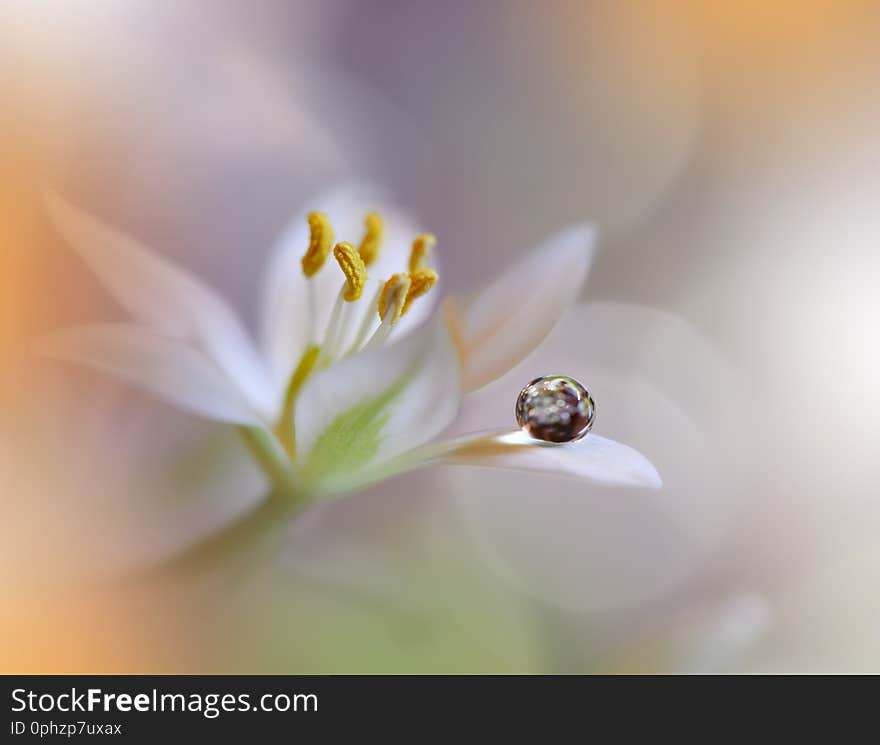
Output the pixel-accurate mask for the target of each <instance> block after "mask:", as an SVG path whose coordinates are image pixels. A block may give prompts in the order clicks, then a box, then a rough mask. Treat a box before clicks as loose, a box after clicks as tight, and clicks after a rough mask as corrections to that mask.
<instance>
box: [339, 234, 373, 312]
mask: <svg viewBox="0 0 880 745" xmlns="http://www.w3.org/2000/svg"><path fill="white" fill-rule="evenodd" d="M333 255H334V256H335V257H336V261H337V263H338V264H339V268H340V269H342V273H343V274H344V275H345V280H346V287H345V293H344V294H343V295H342V299H343V300H345V301H346V302H347V303H351V302H353V301H355V300H358V299H360V296H361V293H362V292H363V291H364V283H365V282H366V281H367V268H366V267H365V266H364V260H363V259H362V258H361V257H360V254H358V252H357V251H356V250H355V247H354V246H352V245H351V244H350V243H345V242H343V243H337V244H336V248H334V249H333Z"/></svg>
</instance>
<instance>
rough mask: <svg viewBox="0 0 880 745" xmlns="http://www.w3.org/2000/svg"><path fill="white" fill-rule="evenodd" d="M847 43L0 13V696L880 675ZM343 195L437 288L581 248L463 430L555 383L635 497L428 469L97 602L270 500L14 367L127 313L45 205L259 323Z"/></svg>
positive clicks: (853, 24)
mask: <svg viewBox="0 0 880 745" xmlns="http://www.w3.org/2000/svg"><path fill="white" fill-rule="evenodd" d="M878 35H880V4H878V3H876V2H868V1H865V2H857V1H849V0H843V1H842V2H841V1H840V0H837V1H836V2H831V0H799V1H797V2H795V1H794V0H775V1H771V2H757V1H754V2H753V1H752V0H740V1H739V2H722V3H705V2H698V1H697V0H693V1H689V0H681V1H676V0H670V1H669V2H586V1H575V0H552V1H550V2H541V3H536V2H516V1H513V0H511V1H508V0H482V1H473V0H471V1H468V2H464V1H462V2H442V3H441V2H427V1H422V2H405V1H404V0H397V1H391V0H388V1H384V0H370V1H368V2H365V1H359V2H357V1H355V0H330V1H327V0H324V1H322V2H319V1H318V0H315V1H313V2H296V1H292V0H283V1H282V0H277V1H276V0H264V2H261V3H245V2H233V1H225V0H214V1H212V2H208V1H207V0H205V1H197V0H182V1H179V2H156V1H155V0H150V1H148V0H127V1H126V2H122V1H114V0H7V2H4V3H3V6H2V9H0V96H2V101H3V104H2V108H0V160H2V169H0V510H2V513H0V514H2V517H0V547H2V548H0V551H2V563H0V593H2V600H0V604H2V607H3V613H2V614H0V638H2V639H3V642H2V650H0V661H2V669H3V672H132V673H133V672H472V673H486V672H498V673H505V672H512V673H533V672H537V673H551V672H566V673H569V672H647V673H650V672H878V671H880V632H878V629H880V545H878V541H877V535H878V529H880V506H878V493H880V490H878V483H880V459H878V457H877V455H878V450H880V448H878V446H880V386H878V384H877V383H878V380H880V376H878V372H880V352H878V345H877V329H878V327H880V292H878V288H880V242H878V238H880V209H878V204H880V50H878V47H877V43H876V40H877V38H878ZM352 179H356V180H369V181H372V182H375V183H377V184H379V185H381V186H383V187H386V188H387V189H388V190H390V191H391V192H392V193H393V194H394V195H395V196H396V198H397V199H398V201H399V202H400V203H401V204H403V205H404V206H405V207H407V208H408V209H411V210H413V211H414V212H415V213H417V214H418V215H420V217H421V219H422V220H423V222H424V224H425V226H426V228H428V229H430V230H432V231H433V232H435V233H436V234H437V236H438V241H439V242H438V250H439V251H440V254H441V256H442V268H443V278H442V279H443V283H444V285H445V290H446V291H448V292H466V291H468V290H470V289H472V288H474V287H476V286H477V285H478V284H480V283H482V282H483V281H485V280H487V279H488V278H490V277H491V276H492V275H493V273H494V272H497V271H498V269H499V267H501V266H504V265H505V264H506V263H508V262H510V261H512V260H513V259H514V258H515V257H517V256H520V255H523V254H524V253H526V252H528V251H529V250H531V248H532V247H534V246H535V245H536V244H537V243H538V241H539V240H540V239H541V238H542V237H543V236H544V235H546V234H547V233H549V232H551V231H553V230H556V229H558V228H560V227H562V226H563V225H565V224H566V223H568V222H572V221H575V220H580V219H584V218H589V219H592V220H594V221H595V222H596V223H597V225H598V226H599V228H600V231H601V240H600V253H599V255H598V256H597V258H596V260H595V262H594V265H593V269H592V272H591V274H590V277H589V281H588V283H587V286H586V287H585V290H584V294H583V298H582V302H581V304H580V305H579V306H578V307H577V308H576V309H575V310H574V311H573V312H572V313H571V314H570V315H569V316H568V317H566V318H565V319H563V321H562V322H561V324H560V326H559V327H558V328H557V330H556V332H554V334H553V335H552V336H551V338H550V339H548V340H547V342H546V343H545V344H544V346H543V347H542V348H540V349H539V350H538V351H537V352H536V353H535V354H534V355H533V357H532V358H530V359H529V360H527V361H526V362H524V363H523V364H522V365H521V366H520V367H519V368H517V369H516V370H514V371H512V372H511V373H510V374H509V375H508V376H506V377H505V378H504V379H502V380H501V381H498V382H497V383H495V384H493V386H492V387H491V388H489V389H487V390H486V391H484V392H482V393H481V394H479V395H480V396H481V397H482V399H481V405H480V407H466V411H467V412H479V417H478V419H479V420H478V421H471V420H469V421H462V422H460V424H461V425H462V426H476V427H478V428H486V427H494V426H507V425H508V424H512V421H513V418H512V409H513V403H514V400H515V397H516V394H517V392H518V391H519V388H520V387H521V386H522V385H523V384H524V383H525V382H527V381H528V380H530V379H531V378H533V377H535V376H537V375H541V374H545V373H547V372H551V371H563V372H565V373H566V374H570V375H574V376H575V377H577V378H579V379H581V380H583V381H584V382H585V384H586V385H587V386H588V387H589V388H590V389H591V391H592V392H593V394H594V395H595V397H596V399H597V403H598V411H599V415H598V421H597V431H599V432H601V433H602V434H603V435H607V436H610V437H613V438H615V439H620V440H622V441H624V442H627V443H629V444H631V445H633V446H635V447H636V448H638V449H639V450H641V451H642V452H643V453H645V454H646V455H647V456H648V457H649V458H650V459H651V460H652V461H653V462H654V463H655V464H656V465H657V467H658V469H659V471H660V473H661V474H662V475H663V478H664V482H665V485H664V488H663V490H661V491H660V492H646V491H644V492H643V491H639V490H634V489H633V490H630V489H619V488H618V489H611V488H605V487H600V486H595V485H589V484H583V483H579V482H573V481H569V480H566V479H564V478H562V477H555V476H552V475H547V474H544V475H528V476H524V475H522V474H508V473H505V472H499V471H488V470H481V469H478V468H456V469H445V470H441V469H437V470H432V471H428V472H424V473H419V474H415V475H412V476H406V477H400V478H397V479H395V480H392V481H390V482H386V483H384V484H382V485H381V486H379V487H376V488H374V489H372V490H369V491H367V492H363V493H360V494H357V495H355V496H353V497H352V498H350V499H346V500H341V501H339V502H335V503H333V504H330V505H327V506H323V507H320V508H316V509H314V510H312V511H311V512H309V513H307V514H306V515H305V516H304V517H303V518H302V519H301V520H299V521H298V522H296V523H295V524H294V525H292V526H290V529H289V531H288V532H289V535H288V536H286V540H285V549H284V551H283V553H282V554H281V555H280V556H278V557H276V558H275V559H274V560H273V561H271V562H269V563H267V564H266V565H265V566H262V567H260V569H259V570H257V571H252V572H249V573H247V574H241V575H238V576H235V577H223V578H217V579H216V580H215V581H213V582H208V583H206V584H205V585H204V586H199V587H197V588H192V587H186V588H181V587H176V586H171V585H170V584H169V585H167V586H166V585H164V584H161V585H159V586H155V585H150V586H149V587H144V586H141V585H140V584H139V583H138V582H135V581H133V580H130V579H126V577H129V575H128V574H127V572H130V571H132V570H133V569H134V568H136V567H138V566H140V565H141V564H142V563H143V562H144V561H146V560H148V559H151V558H155V557H160V556H162V555H164V554H166V553H167V552H169V551H171V550H174V549H175V548H178V547H181V546H184V545H186V544H187V543H188V542H189V541H192V540H193V539H194V538H196V537H199V536H201V535H204V534H206V533H207V532H209V531H210V530H211V529H213V528H216V527H217V526H220V525H222V524H224V523H225V522H226V521H228V520H229V519H230V518H231V517H232V516H234V515H236V514H238V513H240V512H241V511H242V509H244V508H246V507H247V506H248V505H251V504H253V503H254V501H255V500H256V499H258V498H259V497H260V493H261V490H262V484H261V481H260V476H259V474H258V473H257V472H256V471H255V470H254V469H253V468H252V467H251V466H250V465H249V463H248V461H247V460H246V458H245V457H244V454H243V453H242V452H241V450H240V446H239V445H238V442H237V440H236V439H235V437H234V435H233V434H231V433H230V432H227V431H226V430H225V429H224V428H222V427H218V426H216V425H210V424H207V423H204V422H200V421H197V420H194V419H192V418H190V417H188V416H187V415H185V414H183V413H180V412H177V411H174V410H172V409H170V408H169V407H167V406H165V405H163V404H160V403H156V402H155V401H153V400H151V399H148V398H146V397H142V396H141V395H140V394H138V393H136V392H133V391H132V390H131V389H128V388H124V387H122V386H118V387H117V386H114V385H111V384H109V383H108V382H107V381H106V380H105V379H101V378H98V377H97V376H94V375H92V374H89V373H84V372H80V371H78V370H74V369H71V368H66V367H61V366H60V365H56V364H54V363H49V362H47V361H45V360H41V359H39V358H38V357H36V356H35V355H34V354H33V351H32V347H33V340H34V339H35V338H37V337H39V336H40V335H42V334H44V333H46V332H48V331H50V330H53V329H56V328H58V327H61V326H66V325H70V324H72V323H77V322H85V321H94V320H99V319H114V318H119V317H121V312H120V310H119V309H118V308H117V307H116V306H115V304H114V303H113V301H112V299H111V298H110V297H109V296H108V295H107V294H106V293H105V291H104V290H103V289H102V288H101V287H100V286H99V285H98V283H97V282H96V281H95V279H94V278H93V277H92V276H91V275H90V274H89V273H88V271H87V270H86V268H85V267H84V266H83V265H82V264H81V263H80V262H79V260H78V259H77V258H76V257H75V256H74V254H73V253H72V252H71V251H69V250H68V248H67V247H66V246H65V245H64V244H63V243H62V241H61V240H60V239H59V238H58V237H57V235H56V234H55V233H54V232H53V230H52V228H51V226H50V225H49V224H48V222H47V220H46V218H45V215H44V213H43V211H42V201H41V200H42V197H43V194H44V193H45V192H46V191H47V190H49V189H54V190H57V191H60V192H61V193H63V194H65V195H66V196H68V197H69V198H70V199H71V200H72V201H74V202H75V203H77V204H81V205H83V206H85V207H86V208H87V209H89V211H90V212H92V213H94V214H96V215H99V216H101V217H102V218H103V219H105V220H106V221H108V222H110V223H111V224H114V225H117V226H120V227H122V228H124V229H125V230H126V231H127V232H130V233H132V234H133V235H136V236H138V237H139V238H140V239H141V240H143V241H144V242H145V243H147V244H148V245H150V246H152V247H154V248H155V249H156V250H157V251H160V252H162V253H164V254H166V255H168V256H171V257H173V258H174V259H175V260H176V261H178V262H180V263H181V264H183V265H185V266H186V267H188V268H190V269H191V270H193V271H194V272H196V273H198V274H199V275H200V276H202V277H204V278H206V280H207V281H208V282H210V283H211V284H212V285H213V286H215V287H217V288H218V289H219V290H220V291H221V292H222V293H223V294H224V295H225V296H227V297H229V298H231V299H232V301H233V302H234V304H235V305H236V307H237V309H238V310H239V311H240V312H241V313H242V314H243V316H244V317H245V318H246V319H247V321H248V323H249V324H250V326H251V327H252V328H254V327H255V323H256V316H257V311H258V308H259V306H260V297H259V293H260V288H261V282H262V272H263V271H264V266H265V263H266V260H267V257H268V256H269V255H270V252H271V251H272V248H273V244H274V243H275V241H276V240H277V238H278V236H279V235H280V234H281V232H282V231H283V229H284V227H285V225H286V223H287V220H288V218H289V217H290V215H291V214H292V212H293V211H294V209H295V208H296V207H297V205H298V204H299V203H300V202H301V200H303V199H304V198H306V197H307V196H308V195H310V194H312V193H314V192H315V191H316V190H319V189H322V188H325V187H326V186H328V185H331V184H334V183H338V182H340V181H346V180H352ZM475 416H476V415H475V414H473V413H468V414H463V415H462V417H463V419H465V418H466V417H471V418H474V417H475ZM487 418H488V419H490V421H487Z"/></svg>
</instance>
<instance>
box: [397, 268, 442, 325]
mask: <svg viewBox="0 0 880 745" xmlns="http://www.w3.org/2000/svg"><path fill="white" fill-rule="evenodd" d="M409 282H410V284H409V291H408V292H407V293H406V300H405V301H404V303H403V310H402V311H401V312H400V315H403V314H404V313H406V312H407V311H408V310H409V306H410V305H412V301H413V300H415V299H416V298H417V297H421V296H422V295H424V294H425V293H426V292H427V291H428V290H430V289H431V288H432V287H433V286H434V285H435V284H437V272H435V271H434V270H433V269H417V270H416V271H414V272H410V275H409Z"/></svg>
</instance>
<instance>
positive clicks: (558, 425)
mask: <svg viewBox="0 0 880 745" xmlns="http://www.w3.org/2000/svg"><path fill="white" fill-rule="evenodd" d="M595 416H596V404H595V402H594V401H593V397H592V396H590V392H589V391H588V390H587V389H586V388H584V386H582V385H581V384H580V383H578V381H576V380H575V379H574V378H569V377H568V376H566V375H545V376H543V377H541V378H535V379H534V380H533V381H532V382H531V383H529V384H528V385H527V386H526V387H525V388H523V389H522V391H520V394H519V398H517V400H516V421H517V423H518V424H519V426H520V427H522V428H523V429H524V430H525V431H526V432H528V433H529V434H530V435H531V436H532V437H534V438H535V439H536V440H544V441H546V442H572V441H573V440H579V439H581V438H582V437H584V435H586V434H587V432H589V431H590V428H591V427H592V426H593V420H594V418H595Z"/></svg>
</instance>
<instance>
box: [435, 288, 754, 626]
mask: <svg viewBox="0 0 880 745" xmlns="http://www.w3.org/2000/svg"><path fill="white" fill-rule="evenodd" d="M573 338H576V339H584V340H586V341H585V342H584V343H582V344H573V343H572V339H573ZM551 372H558V373H562V374H567V375H572V376H573V377H575V378H576V379H578V380H580V381H581V382H582V383H584V384H585V385H586V386H587V388H588V389H589V390H590V392H591V394H592V395H593V397H594V398H595V400H596V412H597V413H596V422H595V425H594V428H593V431H592V432H591V433H590V434H589V435H588V437H587V439H589V438H591V437H593V436H596V435H598V436H606V437H612V438H613V439H615V440H618V441H621V442H625V443H627V444H629V445H631V446H633V447H635V448H637V449H638V450H639V451H641V452H643V453H645V454H646V455H647V456H648V457H649V458H650V460H651V462H652V463H653V464H655V465H656V467H657V470H658V471H659V472H660V474H661V475H662V477H663V489H662V490H660V491H659V492H653V491H647V490H644V489H636V488H626V487H623V488H621V487H614V489H611V488H608V487H604V486H602V485H600V484H586V483H583V482H580V481H578V480H576V479H572V478H563V477H558V478H554V477H553V476H552V475H551V474H550V473H549V472H545V473H543V474H531V473H522V472H509V473H507V472H504V471H498V470H493V471H489V470H488V469H485V470H484V469H466V470H465V469H446V470H445V471H442V472H440V473H438V478H443V479H446V484H445V486H444V491H446V492H447V493H448V492H452V493H454V494H457V495H459V498H458V500H457V501H458V503H459V504H460V505H461V508H462V510H463V512H464V516H465V518H466V520H467V522H468V524H469V525H470V526H471V527H472V529H473V531H474V535H475V539H476V540H477V542H478V543H479V545H480V546H481V547H482V548H483V549H484V556H485V560H486V561H487V563H489V564H490V565H491V566H493V567H495V568H496V570H497V571H499V573H500V574H501V576H503V577H504V578H505V579H507V580H509V581H510V582H513V583H515V584H516V585H517V586H518V587H520V588H521V589H522V590H523V591H526V592H528V593H531V594H534V595H536V596H537V597H539V598H540V599H541V600H542V601H544V602H549V603H552V604H554V605H558V606H561V607H564V608H567V609H573V610H579V611H585V610H588V611H602V612H605V611H611V610H620V609H622V608H630V609H632V608H634V607H639V606H642V605H644V604H646V603H648V602H652V601H656V600H657V599H658V598H662V597H665V596H667V595H668V594H670V593H673V592H675V591H677V590H679V589H680V588H681V587H682V585H683V583H684V582H686V581H688V580H690V579H693V577H694V575H695V574H696V573H698V572H700V571H702V570H703V569H704V567H705V566H706V565H707V563H709V562H710V561H711V560H712V557H713V556H715V555H716V554H717V552H718V551H719V550H720V548H721V547H722V546H723V545H724V542H725V541H726V540H729V536H730V532H731V527H732V525H734V524H735V521H736V520H737V519H738V517H739V515H740V514H741V512H742V510H743V509H747V508H748V506H749V503H750V502H752V501H753V500H754V497H753V496H752V492H751V490H750V489H749V488H748V479H749V478H750V470H749V468H747V467H745V464H746V463H747V461H746V460H743V456H742V451H743V448H744V443H746V442H748V441H749V440H750V438H751V435H750V434H749V432H750V429H749V428H750V422H749V420H748V417H746V416H743V413H742V409H741V399H740V398H739V397H738V396H737V395H736V392H737V391H740V390H741V387H740V386H738V385H737V380H736V378H735V377H733V376H732V375H731V369H730V367H729V366H728V365H727V364H726V363H725V362H724V360H723V358H721V357H720V356H719V354H718V353H717V351H716V350H715V349H713V347H712V346H711V345H710V344H708V343H707V342H706V340H705V339H704V338H703V337H702V336H701V335H700V334H699V333H698V332H697V330H696V329H695V328H694V327H693V326H691V325H690V324H688V323H686V322H685V321H683V320H682V319H681V318H679V317H677V316H674V315H671V314H669V313H665V312H660V311H657V310H653V309H651V308H644V307H638V306H629V305H621V304H606V303H600V304H587V305H577V306H575V307H574V308H572V309H571V311H570V312H569V313H568V314H566V316H565V317H564V318H563V319H562V321H561V322H560V324H559V325H558V326H557V328H556V329H554V331H553V332H552V333H551V335H550V336H549V338H548V339H547V341H546V342H545V344H544V345H543V346H542V347H541V350H540V354H539V355H535V356H534V357H532V358H529V359H528V360H526V361H524V362H523V363H522V364H520V365H518V366H517V367H516V368H514V369H513V370H512V371H511V372H510V373H509V374H508V375H505V376H504V377H503V378H501V379H500V380H498V381H496V382H495V383H494V384H492V385H491V386H488V387H486V388H485V389H483V390H481V391H479V392H478V393H475V394H472V395H470V396H469V397H468V398H467V399H466V400H465V403H464V405H463V406H462V409H461V413H460V415H459V416H458V417H457V418H456V422H455V431H456V432H457V433H461V434H464V433H466V432H468V431H470V430H475V429H479V428H482V427H485V426H486V425H487V423H498V422H505V421H507V422H510V423H511V424H512V425H513V423H514V421H515V420H514V404H515V401H516V397H517V394H518V393H519V390H520V388H521V387H522V386H523V385H524V384H525V383H527V382H528V381H529V380H531V379H533V378H535V377H537V376H538V375H541V374H547V373H551ZM731 392H733V393H732V394H731Z"/></svg>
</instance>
